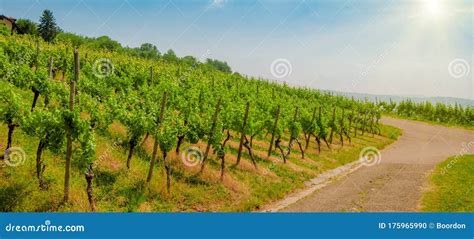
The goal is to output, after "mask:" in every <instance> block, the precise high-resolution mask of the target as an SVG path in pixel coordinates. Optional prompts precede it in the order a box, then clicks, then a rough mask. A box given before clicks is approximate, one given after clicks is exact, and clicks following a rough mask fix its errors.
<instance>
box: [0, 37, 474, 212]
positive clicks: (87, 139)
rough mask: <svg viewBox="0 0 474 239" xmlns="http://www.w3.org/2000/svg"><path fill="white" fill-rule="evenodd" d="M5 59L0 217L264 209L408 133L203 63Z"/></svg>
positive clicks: (26, 44)
mask: <svg viewBox="0 0 474 239" xmlns="http://www.w3.org/2000/svg"><path fill="white" fill-rule="evenodd" d="M0 62H1V64H0V75H1V81H0V91H1V94H0V119H1V124H0V126H1V129H0V140H1V142H0V143H1V144H2V148H4V149H5V154H3V155H2V156H1V157H2V161H1V162H0V166H1V167H0V179H1V180H0V185H1V187H0V201H1V202H2V203H1V206H0V210H1V211H251V210H257V209H258V208H260V207H261V206H262V205H263V204H265V203H268V202H270V201H272V200H276V199H279V198H282V197H284V196H285V195H286V194H288V193H289V192H292V191H294V190H296V189H298V188H303V187H304V182H305V181H307V180H308V179H310V178H313V177H315V176H317V175H318V174H320V173H321V172H324V171H327V170H329V169H333V168H336V167H338V166H340V165H343V164H346V163H348V162H351V161H354V160H357V159H358V157H359V152H360V151H361V150H362V149H363V148H364V147H367V146H375V147H377V148H382V147H383V146H385V145H387V144H389V143H391V142H393V141H394V140H395V139H396V138H397V136H398V135H399V134H400V131H399V130H397V129H395V128H393V127H389V126H384V125H381V124H380V123H379V120H380V118H381V112H382V110H381V108H383V107H379V106H377V105H376V104H374V103H371V102H361V101H354V100H350V99H347V98H344V97H341V96H333V95H331V94H330V93H323V92H320V91H317V90H312V89H305V88H295V87H290V86H287V85H285V84H277V83H272V82H269V81H264V80H257V79H254V78H249V77H244V76H241V75H240V74H238V73H225V72H221V71H218V70H216V69H213V68H210V67H208V66H206V65H204V64H201V63H199V62H191V63H189V62H186V61H184V60H178V61H176V62H168V61H165V60H162V59H160V60H146V59H143V58H139V57H131V56H129V55H127V54H123V53H114V52H108V51H99V50H96V49H88V48H80V49H74V48H73V47H72V46H71V45H68V44H65V43H58V42H56V43H46V42H43V41H42V40H38V39H35V38H33V37H31V36H27V35H24V36H4V37H0ZM462 111H463V112H470V113H464V114H465V115H466V117H467V118H466V119H463V120H467V122H472V109H464V110H462ZM469 120H471V121H469Z"/></svg>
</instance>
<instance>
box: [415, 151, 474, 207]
mask: <svg viewBox="0 0 474 239" xmlns="http://www.w3.org/2000/svg"><path fill="white" fill-rule="evenodd" d="M421 210H422V211H425V212H474V155H473V154H471V155H464V156H460V155H459V156H455V157H451V158H448V159H447V160H446V161H444V162H442V163H440V164H438V165H437V167H436V169H435V170H434V172H433V173H432V175H431V176H430V188H429V191H427V192H425V193H424V194H423V198H422V207H421Z"/></svg>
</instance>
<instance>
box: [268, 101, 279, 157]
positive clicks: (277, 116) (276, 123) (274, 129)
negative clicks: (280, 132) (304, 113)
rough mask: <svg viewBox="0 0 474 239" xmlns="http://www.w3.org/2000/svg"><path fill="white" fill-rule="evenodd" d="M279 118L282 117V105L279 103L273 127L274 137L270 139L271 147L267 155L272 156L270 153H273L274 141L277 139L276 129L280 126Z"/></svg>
mask: <svg viewBox="0 0 474 239" xmlns="http://www.w3.org/2000/svg"><path fill="white" fill-rule="evenodd" d="M278 118H280V105H278V108H277V111H276V115H275V123H274V124H273V129H272V139H271V140H270V147H268V155H267V157H270V155H271V154H272V147H273V141H274V140H275V131H276V128H277V126H278Z"/></svg>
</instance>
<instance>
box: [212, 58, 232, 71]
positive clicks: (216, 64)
mask: <svg viewBox="0 0 474 239" xmlns="http://www.w3.org/2000/svg"><path fill="white" fill-rule="evenodd" d="M206 64H207V65H209V66H211V67H213V68H214V69H216V70H218V71H222V72H225V73H232V69H231V68H230V66H229V65H228V64H227V62H225V61H219V60H213V59H207V60H206Z"/></svg>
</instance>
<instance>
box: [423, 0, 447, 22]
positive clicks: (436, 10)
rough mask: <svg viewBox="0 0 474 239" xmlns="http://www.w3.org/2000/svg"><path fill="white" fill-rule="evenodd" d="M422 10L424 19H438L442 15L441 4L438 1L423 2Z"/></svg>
mask: <svg viewBox="0 0 474 239" xmlns="http://www.w3.org/2000/svg"><path fill="white" fill-rule="evenodd" d="M422 8H423V13H424V15H425V16H426V17H429V18H433V19H438V18H440V17H442V15H443V3H442V2H441V1H440V0H423V1H422Z"/></svg>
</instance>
